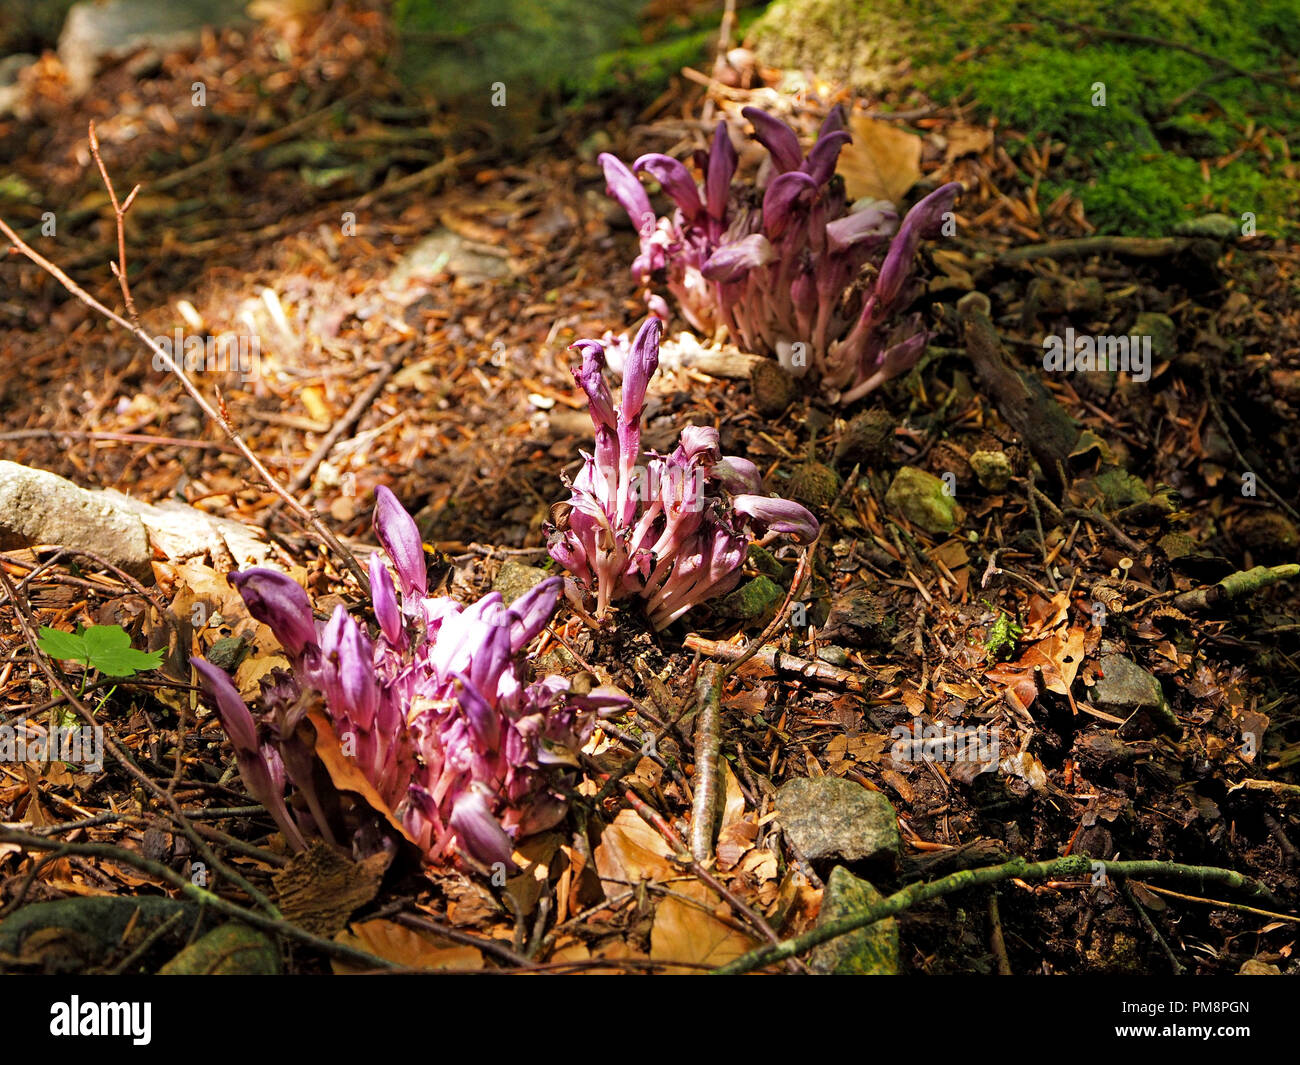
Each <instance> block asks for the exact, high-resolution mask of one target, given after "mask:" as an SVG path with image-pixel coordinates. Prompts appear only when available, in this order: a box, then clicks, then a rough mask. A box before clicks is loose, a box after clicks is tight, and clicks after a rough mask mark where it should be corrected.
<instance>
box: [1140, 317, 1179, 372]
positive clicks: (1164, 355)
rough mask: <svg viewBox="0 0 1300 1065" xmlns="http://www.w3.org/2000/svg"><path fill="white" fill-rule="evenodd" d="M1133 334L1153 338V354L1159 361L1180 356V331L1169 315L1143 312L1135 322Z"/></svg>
mask: <svg viewBox="0 0 1300 1065" xmlns="http://www.w3.org/2000/svg"><path fill="white" fill-rule="evenodd" d="M1131 332H1132V335H1133V336H1136V337H1150V338H1151V354H1152V355H1153V356H1154V357H1155V358H1157V359H1163V360H1168V359H1172V358H1173V357H1174V356H1175V355H1177V354H1178V331H1177V329H1176V328H1175V327H1174V320H1173V319H1172V318H1170V317H1169V315H1167V314H1159V313H1157V312H1156V311H1143V312H1142V313H1141V314H1139V315H1138V316H1137V319H1136V320H1135V321H1134V322H1133V329H1132V330H1131ZM1153 368H1154V367H1153Z"/></svg>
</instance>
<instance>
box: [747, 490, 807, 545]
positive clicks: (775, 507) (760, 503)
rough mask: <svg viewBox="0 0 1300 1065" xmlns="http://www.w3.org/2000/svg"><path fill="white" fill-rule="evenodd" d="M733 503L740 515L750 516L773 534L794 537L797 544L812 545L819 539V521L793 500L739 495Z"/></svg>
mask: <svg viewBox="0 0 1300 1065" xmlns="http://www.w3.org/2000/svg"><path fill="white" fill-rule="evenodd" d="M732 502H733V503H734V504H735V507H736V510H737V512H738V513H741V514H746V515H748V516H749V517H751V518H753V519H754V520H755V521H756V522H758V523H759V524H760V525H763V526H765V527H767V528H769V529H771V530H772V531H773V532H779V533H784V534H786V535H787V536H793V537H794V539H795V541H796V542H797V543H801V544H806V543H811V542H812V541H813V540H814V539H816V537H817V531H818V528H819V526H818V523H817V519H816V518H814V517H813V516H812V514H811V513H809V512H808V510H807V509H805V508H804V507H802V506H800V505H799V504H798V503H796V502H794V500H792V499H779V498H777V497H775V496H760V495H739V496H736V497H735V499H733V500H732Z"/></svg>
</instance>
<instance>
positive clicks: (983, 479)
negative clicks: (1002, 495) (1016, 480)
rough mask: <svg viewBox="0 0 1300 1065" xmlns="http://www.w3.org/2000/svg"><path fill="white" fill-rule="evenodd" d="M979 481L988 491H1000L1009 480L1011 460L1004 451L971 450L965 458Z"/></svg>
mask: <svg viewBox="0 0 1300 1065" xmlns="http://www.w3.org/2000/svg"><path fill="white" fill-rule="evenodd" d="M967 461H968V462H969V463H970V468H971V469H972V470H974V471H975V477H976V478H977V479H978V480H979V483H980V484H981V485H983V486H984V487H985V488H987V489H988V490H989V491H990V492H1000V491H1002V489H1004V488H1005V487H1006V486H1007V483H1008V482H1009V481H1010V480H1011V473H1012V470H1011V460H1010V459H1009V458H1007V453H1006V452H1005V451H972V452H971V455H970V458H969V459H968V460H967Z"/></svg>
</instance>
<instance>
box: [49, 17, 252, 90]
mask: <svg viewBox="0 0 1300 1065" xmlns="http://www.w3.org/2000/svg"><path fill="white" fill-rule="evenodd" d="M246 21H248V20H247V18H246V16H245V15H244V0H186V2H185V3H183V4H160V3H158V0H107V2H106V3H79V4H76V5H75V6H74V7H73V8H72V10H71V11H69V12H68V18H67V21H66V22H65V23H64V24H63V32H62V33H61V34H60V35H59V60H60V61H61V62H62V63H63V66H64V68H65V69H66V70H67V72H68V81H69V83H70V84H71V87H72V90H73V92H75V93H78V94H80V93H84V92H85V91H86V90H87V89H89V88H90V83H91V81H92V80H93V79H94V77H95V72H96V71H97V70H98V69H99V62H100V60H101V59H106V58H108V57H110V56H115V55H122V54H125V53H127V52H133V51H135V50H136V49H137V48H141V47H145V46H149V47H153V48H157V49H159V50H160V51H168V50H171V49H180V48H188V47H191V46H193V45H195V44H197V43H198V40H199V32H200V31H201V30H202V29H203V27H204V26H228V25H231V24H233V23H238V22H246Z"/></svg>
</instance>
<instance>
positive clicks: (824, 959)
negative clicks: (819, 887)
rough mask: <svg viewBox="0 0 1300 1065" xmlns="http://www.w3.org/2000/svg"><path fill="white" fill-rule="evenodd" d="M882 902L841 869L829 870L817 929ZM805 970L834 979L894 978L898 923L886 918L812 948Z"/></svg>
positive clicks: (856, 879)
mask: <svg viewBox="0 0 1300 1065" xmlns="http://www.w3.org/2000/svg"><path fill="white" fill-rule="evenodd" d="M883 898H884V896H883V895H881V894H880V892H879V891H877V890H876V889H875V888H874V887H872V886H871V885H870V884H869V883H867V882H866V881H865V880H859V879H858V878H857V877H856V876H854V875H853V874H852V873H850V872H849V871H848V870H847V869H845V868H844V866H842V865H837V866H836V867H835V868H834V869H832V870H831V875H830V879H829V880H827V881H826V891H825V893H824V894H823V895H822V908H821V913H819V914H818V915H817V927H819V928H820V927H822V926H824V925H827V924H830V923H831V922H832V921H838V920H840V919H842V918H845V917H853V916H854V915H855V914H859V913H861V912H863V911H864V910H866V909H869V908H870V907H871V906H874V905H876V903H878V902H880V901H881V900H882V899H883ZM808 968H810V969H811V970H812V971H813V972H816V973H827V974H834V975H836V976H897V975H898V921H897V920H896V919H895V918H893V917H886V918H885V919H884V920H883V921H875V922H873V923H872V924H869V925H867V926H866V927H865V928H859V929H858V930H857V931H855V932H849V933H848V934H847V935H843V936H836V937H835V938H834V939H830V940H827V941H826V942H825V943H821V944H819V945H818V946H816V947H814V948H813V951H812V954H810V955H809V957H808Z"/></svg>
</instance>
